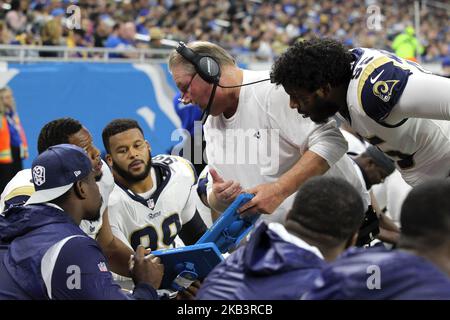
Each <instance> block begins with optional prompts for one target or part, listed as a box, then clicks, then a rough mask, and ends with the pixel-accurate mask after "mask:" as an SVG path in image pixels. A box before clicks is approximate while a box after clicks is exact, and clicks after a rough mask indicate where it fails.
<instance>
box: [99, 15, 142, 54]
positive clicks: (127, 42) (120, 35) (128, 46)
mask: <svg viewBox="0 0 450 320" xmlns="http://www.w3.org/2000/svg"><path fill="white" fill-rule="evenodd" d="M135 35H136V27H135V26H134V23H133V22H119V25H118V27H117V33H114V32H113V34H111V35H110V36H109V37H108V39H107V40H106V44H105V47H106V48H113V49H125V50H127V51H128V50H129V51H130V52H124V53H111V54H110V55H109V56H110V57H111V58H123V57H126V58H136V57H137V55H136V53H135V52H132V51H133V50H134V49H135V48H136V46H135V41H134V36H135Z"/></svg>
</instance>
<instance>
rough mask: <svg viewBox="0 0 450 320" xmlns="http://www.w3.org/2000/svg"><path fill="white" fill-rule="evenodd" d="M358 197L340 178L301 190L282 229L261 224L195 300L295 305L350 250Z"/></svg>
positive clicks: (356, 223)
mask: <svg viewBox="0 0 450 320" xmlns="http://www.w3.org/2000/svg"><path fill="white" fill-rule="evenodd" d="M364 210H365V208H364V207H363V202H362V200H361V197H360V195H359V193H358V192H357V191H356V189H355V188H354V187H352V185H350V184H349V183H348V182H346V181H344V180H342V179H339V178H329V177H315V178H311V179H310V180H308V181H307V182H306V183H305V184H303V185H302V186H301V187H300V189H299V191H298V193H297V196H296V198H295V201H294V205H293V207H292V209H291V210H290V212H289V214H288V216H287V219H286V221H285V223H284V225H282V224H279V223H275V222H272V223H270V224H266V223H261V224H260V225H259V226H258V227H257V229H256V230H255V231H254V232H253V234H252V236H251V238H250V240H249V242H248V243H247V244H246V245H245V246H243V247H241V248H239V249H238V250H237V251H236V252H233V253H232V254H231V255H230V256H229V257H228V258H227V259H226V260H225V261H223V262H222V263H220V264H219V265H218V266H217V267H216V268H215V269H214V270H213V271H212V272H211V273H210V274H209V275H208V277H207V278H206V280H205V281H204V282H203V285H202V286H201V288H200V291H199V292H198V294H197V298H198V299H203V300H205V299H207V300H209V299H219V300H248V299H250V300H257V299H258V300H260V299H261V300H275V299H299V298H300V297H301V296H302V295H303V294H304V293H305V292H306V291H308V290H309V289H310V288H312V286H313V284H314V281H315V279H316V277H317V276H318V275H319V274H320V271H321V270H322V268H324V267H325V265H326V263H327V262H331V261H333V260H334V259H336V257H338V256H339V255H340V254H341V253H342V252H343V251H344V250H345V249H346V248H347V247H349V246H351V245H353V244H354V243H355V241H356V238H357V233H358V228H359V226H360V224H361V222H362V219H363V217H364Z"/></svg>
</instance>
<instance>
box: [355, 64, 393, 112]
mask: <svg viewBox="0 0 450 320" xmlns="http://www.w3.org/2000/svg"><path fill="white" fill-rule="evenodd" d="M391 61H392V60H391V59H389V58H388V57H386V56H382V57H379V58H377V59H375V60H373V62H371V63H369V65H368V66H367V67H365V68H364V70H363V72H361V78H359V82H358V102H359V103H358V106H359V107H360V108H361V109H363V105H362V99H361V96H362V90H363V88H364V84H365V83H366V81H367V79H368V78H369V77H370V75H371V74H372V73H373V72H374V71H375V69H376V68H378V67H381V66H382V65H384V64H386V63H388V62H391Z"/></svg>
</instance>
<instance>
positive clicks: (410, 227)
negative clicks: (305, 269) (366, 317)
mask: <svg viewBox="0 0 450 320" xmlns="http://www.w3.org/2000/svg"><path fill="white" fill-rule="evenodd" d="M449 194H450V181H449V180H434V181H433V180H431V181H429V182H425V183H423V184H422V185H420V186H418V187H416V188H414V189H413V190H412V191H411V192H410V193H409V194H408V196H407V197H406V199H405V202H404V203H403V207H402V212H401V218H400V219H401V225H402V234H401V237H400V243H399V246H398V248H399V250H388V249H386V248H385V247H384V246H377V247H372V248H368V249H351V250H349V251H348V252H346V253H345V254H344V255H343V256H341V257H340V258H339V259H338V260H336V261H335V262H334V263H332V264H331V265H330V266H328V267H326V268H325V269H324V270H323V272H322V275H321V277H320V281H317V282H316V286H315V288H314V289H313V290H312V291H311V292H310V293H307V294H306V296H305V298H306V299H314V300H317V299H346V300H347V299H358V300H360V299H376V300H381V299H383V300H386V299H396V300H398V299H401V300H413V299H421V300H423V299H427V300H428V299H450V267H449V266H450V198H449V196H448V195H449ZM430 214H432V216H433V217H432V219H430Z"/></svg>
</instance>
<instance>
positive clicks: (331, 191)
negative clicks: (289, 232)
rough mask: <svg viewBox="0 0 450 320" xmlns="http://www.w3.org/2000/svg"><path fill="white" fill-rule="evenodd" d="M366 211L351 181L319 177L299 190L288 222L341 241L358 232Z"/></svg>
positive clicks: (307, 182) (310, 180)
mask: <svg viewBox="0 0 450 320" xmlns="http://www.w3.org/2000/svg"><path fill="white" fill-rule="evenodd" d="M364 212H365V208H364V204H363V201H362V198H361V195H360V194H359V193H358V191H357V190H356V189H355V188H354V187H353V186H352V185H351V184H350V183H349V182H347V181H345V180H343V179H341V178H335V177H324V176H320V177H313V178H311V179H309V180H308V181H306V182H305V183H304V184H303V185H302V186H301V187H300V189H299V190H298V193H297V195H296V197H295V200H294V204H293V206H292V209H291V210H290V211H289V214H288V216H287V221H288V222H289V220H293V221H295V222H296V223H298V224H300V225H301V226H302V227H303V228H305V229H307V230H308V231H310V232H312V233H313V234H316V235H318V236H320V235H324V236H327V237H328V238H330V237H331V238H333V239H336V240H337V242H342V241H347V240H348V239H349V238H350V237H351V236H353V235H354V234H355V233H356V232H357V231H358V229H359V227H360V226H361V224H362V221H363V219H364ZM337 244H338V243H337Z"/></svg>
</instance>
